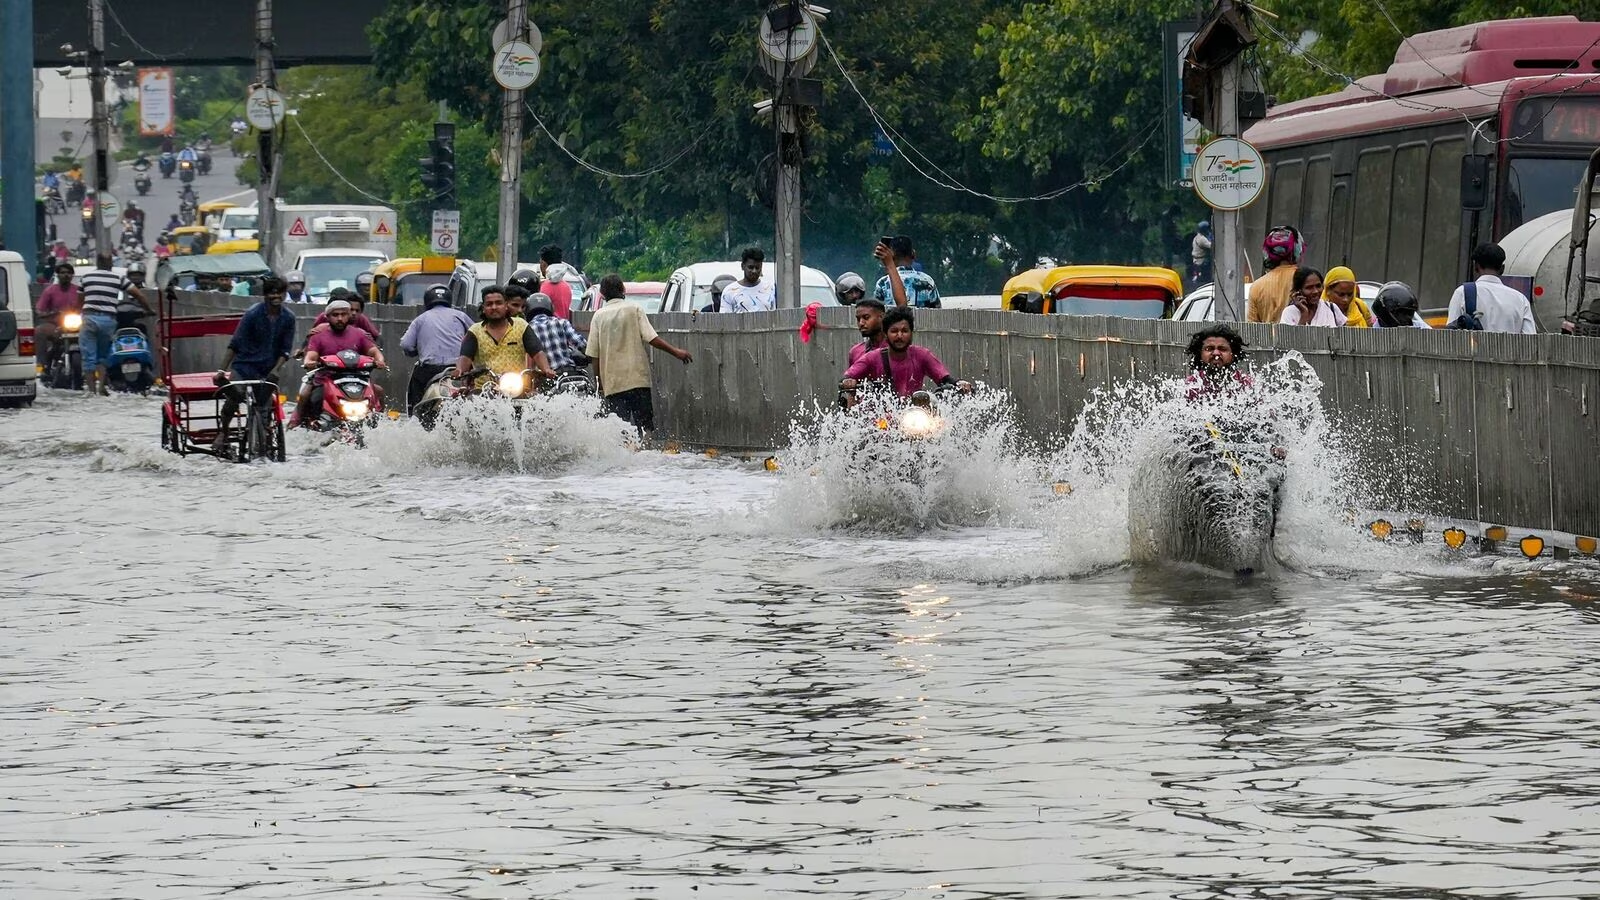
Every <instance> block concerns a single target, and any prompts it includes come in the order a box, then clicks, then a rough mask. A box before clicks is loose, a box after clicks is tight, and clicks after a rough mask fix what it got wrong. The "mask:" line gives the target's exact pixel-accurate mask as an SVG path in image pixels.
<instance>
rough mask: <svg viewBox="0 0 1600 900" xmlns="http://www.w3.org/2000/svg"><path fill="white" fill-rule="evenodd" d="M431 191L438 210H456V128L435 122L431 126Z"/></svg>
mask: <svg viewBox="0 0 1600 900" xmlns="http://www.w3.org/2000/svg"><path fill="white" fill-rule="evenodd" d="M430 146H431V147H432V149H433V189H434V193H435V194H436V195H437V196H438V197H439V208H440V209H456V208H457V206H456V126H454V125H452V124H451V123H449V122H437V123H435V124H434V126H433V140H432V141H431V142H430Z"/></svg>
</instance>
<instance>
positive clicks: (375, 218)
mask: <svg viewBox="0 0 1600 900" xmlns="http://www.w3.org/2000/svg"><path fill="white" fill-rule="evenodd" d="M273 210H274V215H273V223H272V227H273V230H274V232H275V233H276V238H277V240H276V242H275V244H274V246H273V248H272V259H271V260H269V262H270V263H271V264H272V269H273V271H275V272H277V273H279V274H280V275H286V274H288V273H289V272H291V271H297V272H300V273H302V274H304V275H305V278H306V293H307V294H308V295H309V296H310V297H311V298H312V299H313V300H317V301H321V300H325V299H327V297H328V294H329V292H331V291H332V290H333V289H334V288H337V287H344V288H350V289H352V290H354V289H355V286H356V276H357V275H360V274H361V273H362V272H369V271H371V270H372V269H374V268H376V267H377V266H378V265H379V264H380V263H383V262H385V261H386V260H390V259H393V258H394V255H395V251H396V249H397V247H398V239H397V236H396V231H397V225H398V218H397V217H396V215H395V211H394V210H392V209H390V208H389V207H387V206H357V205H353V204H342V203H328V204H321V203H313V204H288V203H284V202H283V201H282V200H278V201H274V205H273Z"/></svg>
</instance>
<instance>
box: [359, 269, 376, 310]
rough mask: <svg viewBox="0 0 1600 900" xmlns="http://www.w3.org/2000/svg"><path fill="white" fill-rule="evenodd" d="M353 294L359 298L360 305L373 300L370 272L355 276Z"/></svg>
mask: <svg viewBox="0 0 1600 900" xmlns="http://www.w3.org/2000/svg"><path fill="white" fill-rule="evenodd" d="M355 292H356V296H357V297H360V298H361V302H362V303H366V302H367V301H369V300H373V299H375V298H374V297H373V296H372V273H371V272H362V273H361V274H360V275H357V276H356V288H355Z"/></svg>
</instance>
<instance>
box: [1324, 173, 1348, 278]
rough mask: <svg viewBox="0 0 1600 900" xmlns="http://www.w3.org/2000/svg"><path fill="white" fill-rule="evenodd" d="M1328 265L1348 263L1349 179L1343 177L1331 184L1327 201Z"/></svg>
mask: <svg viewBox="0 0 1600 900" xmlns="http://www.w3.org/2000/svg"><path fill="white" fill-rule="evenodd" d="M1328 265H1329V266H1330V267H1332V266H1348V265H1350V181H1349V179H1348V178H1343V179H1341V180H1340V181H1338V182H1336V183H1335V184H1334V186H1333V199H1332V200H1330V201H1329V202H1328Z"/></svg>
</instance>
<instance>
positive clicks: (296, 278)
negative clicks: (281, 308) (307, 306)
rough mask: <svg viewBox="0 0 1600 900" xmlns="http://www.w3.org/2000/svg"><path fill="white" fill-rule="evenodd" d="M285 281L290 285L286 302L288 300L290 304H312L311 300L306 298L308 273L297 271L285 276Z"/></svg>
mask: <svg viewBox="0 0 1600 900" xmlns="http://www.w3.org/2000/svg"><path fill="white" fill-rule="evenodd" d="M283 280H284V281H286V282H288V284H289V293H288V294H287V295H285V297H284V299H285V300H288V301H289V302H290V303H309V302H311V298H310V297H308V296H306V273H304V272H301V271H299V270H298V269H296V270H295V271H293V272H290V273H289V274H287V275H285V276H283Z"/></svg>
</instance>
